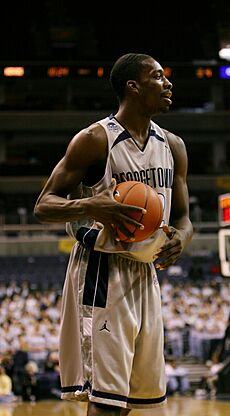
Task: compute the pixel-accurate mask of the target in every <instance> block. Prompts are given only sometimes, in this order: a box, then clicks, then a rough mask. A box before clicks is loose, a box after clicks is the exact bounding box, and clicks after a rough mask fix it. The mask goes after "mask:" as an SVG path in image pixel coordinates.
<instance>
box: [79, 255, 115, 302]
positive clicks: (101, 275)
mask: <svg viewBox="0 0 230 416" xmlns="http://www.w3.org/2000/svg"><path fill="white" fill-rule="evenodd" d="M108 282H109V273H108V254H107V253H102V252H100V251H94V250H91V251H90V254H89V260H88V266H87V270H86V275H85V285H84V293H83V301H82V303H83V305H89V306H97V307H98V308H105V307H106V301H107V292H108ZM95 291H96V293H95Z"/></svg>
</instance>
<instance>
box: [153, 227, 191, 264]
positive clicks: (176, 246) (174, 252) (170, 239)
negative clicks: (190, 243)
mask: <svg viewBox="0 0 230 416" xmlns="http://www.w3.org/2000/svg"><path fill="white" fill-rule="evenodd" d="M163 231H164V232H165V234H166V236H167V239H166V242H165V244H164V245H163V246H162V247H161V248H160V250H159V251H158V252H157V253H156V256H157V259H156V268H157V269H159V270H165V269H167V268H168V267H169V266H172V265H173V264H175V262H176V261H177V259H178V257H179V256H180V255H181V253H182V251H183V247H184V246H183V235H182V233H181V232H180V231H179V230H177V229H176V228H174V227H172V226H168V225H166V224H165V225H163Z"/></svg>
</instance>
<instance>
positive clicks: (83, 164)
mask: <svg viewBox="0 0 230 416" xmlns="http://www.w3.org/2000/svg"><path fill="white" fill-rule="evenodd" d="M107 152H108V150H107V137H106V134H105V131H104V129H103V128H102V127H101V126H99V125H96V124H95V125H92V126H91V127H89V128H88V129H85V130H82V131H81V132H80V133H78V134H77V135H76V136H74V138H73V139H72V140H71V142H70V144H69V146H68V148H67V151H66V154H65V155H64V157H63V158H62V159H61V160H60V161H59V163H58V164H57V165H56V167H55V168H54V170H53V172H52V173H51V175H50V177H49V178H48V180H47V182H46V184H45V186H44V188H43V190H42V192H41V193H40V195H39V197H38V199H37V202H36V204H35V208H34V214H35V216H36V218H37V219H38V220H39V221H40V222H41V223H65V222H72V221H76V220H79V219H80V220H83V219H84V218H92V219H94V220H95V221H99V222H101V223H102V224H104V225H107V226H109V227H111V223H113V224H114V225H117V226H118V227H119V228H120V230H121V231H122V232H124V233H125V234H126V235H127V236H129V237H131V236H132V235H131V234H130V232H129V231H128V230H127V228H126V226H125V223H127V222H128V223H130V224H136V225H137V226H138V227H141V224H139V223H137V222H136V221H135V220H133V219H132V218H130V217H129V216H128V215H129V213H130V212H131V211H142V209H141V208H139V207H132V206H128V205H124V204H120V203H118V202H117V201H116V200H115V199H114V197H113V192H114V190H115V186H116V181H115V180H113V181H112V183H111V185H110V186H109V187H108V188H107V189H105V190H104V191H102V192H100V193H99V194H97V195H95V196H92V197H89V198H83V199H69V198H68V195H70V194H71V193H72V192H74V190H75V189H76V187H77V186H78V185H79V184H80V183H82V182H84V180H85V178H86V177H87V176H88V174H89V172H91V171H92V167H94V168H95V171H96V169H97V166H98V167H99V166H101V165H103V166H105V164H106V159H107Z"/></svg>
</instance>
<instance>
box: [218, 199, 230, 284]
mask: <svg viewBox="0 0 230 416" xmlns="http://www.w3.org/2000/svg"><path fill="white" fill-rule="evenodd" d="M218 216H219V227H220V228H219V233H218V242H219V258H220V266H221V273H222V275H223V276H225V277H230V193H227V194H222V195H219V197H218Z"/></svg>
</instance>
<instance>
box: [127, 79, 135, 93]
mask: <svg viewBox="0 0 230 416" xmlns="http://www.w3.org/2000/svg"><path fill="white" fill-rule="evenodd" d="M127 87H128V89H129V90H130V91H136V90H137V83H136V81H135V80H133V79H131V80H129V81H127Z"/></svg>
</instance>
